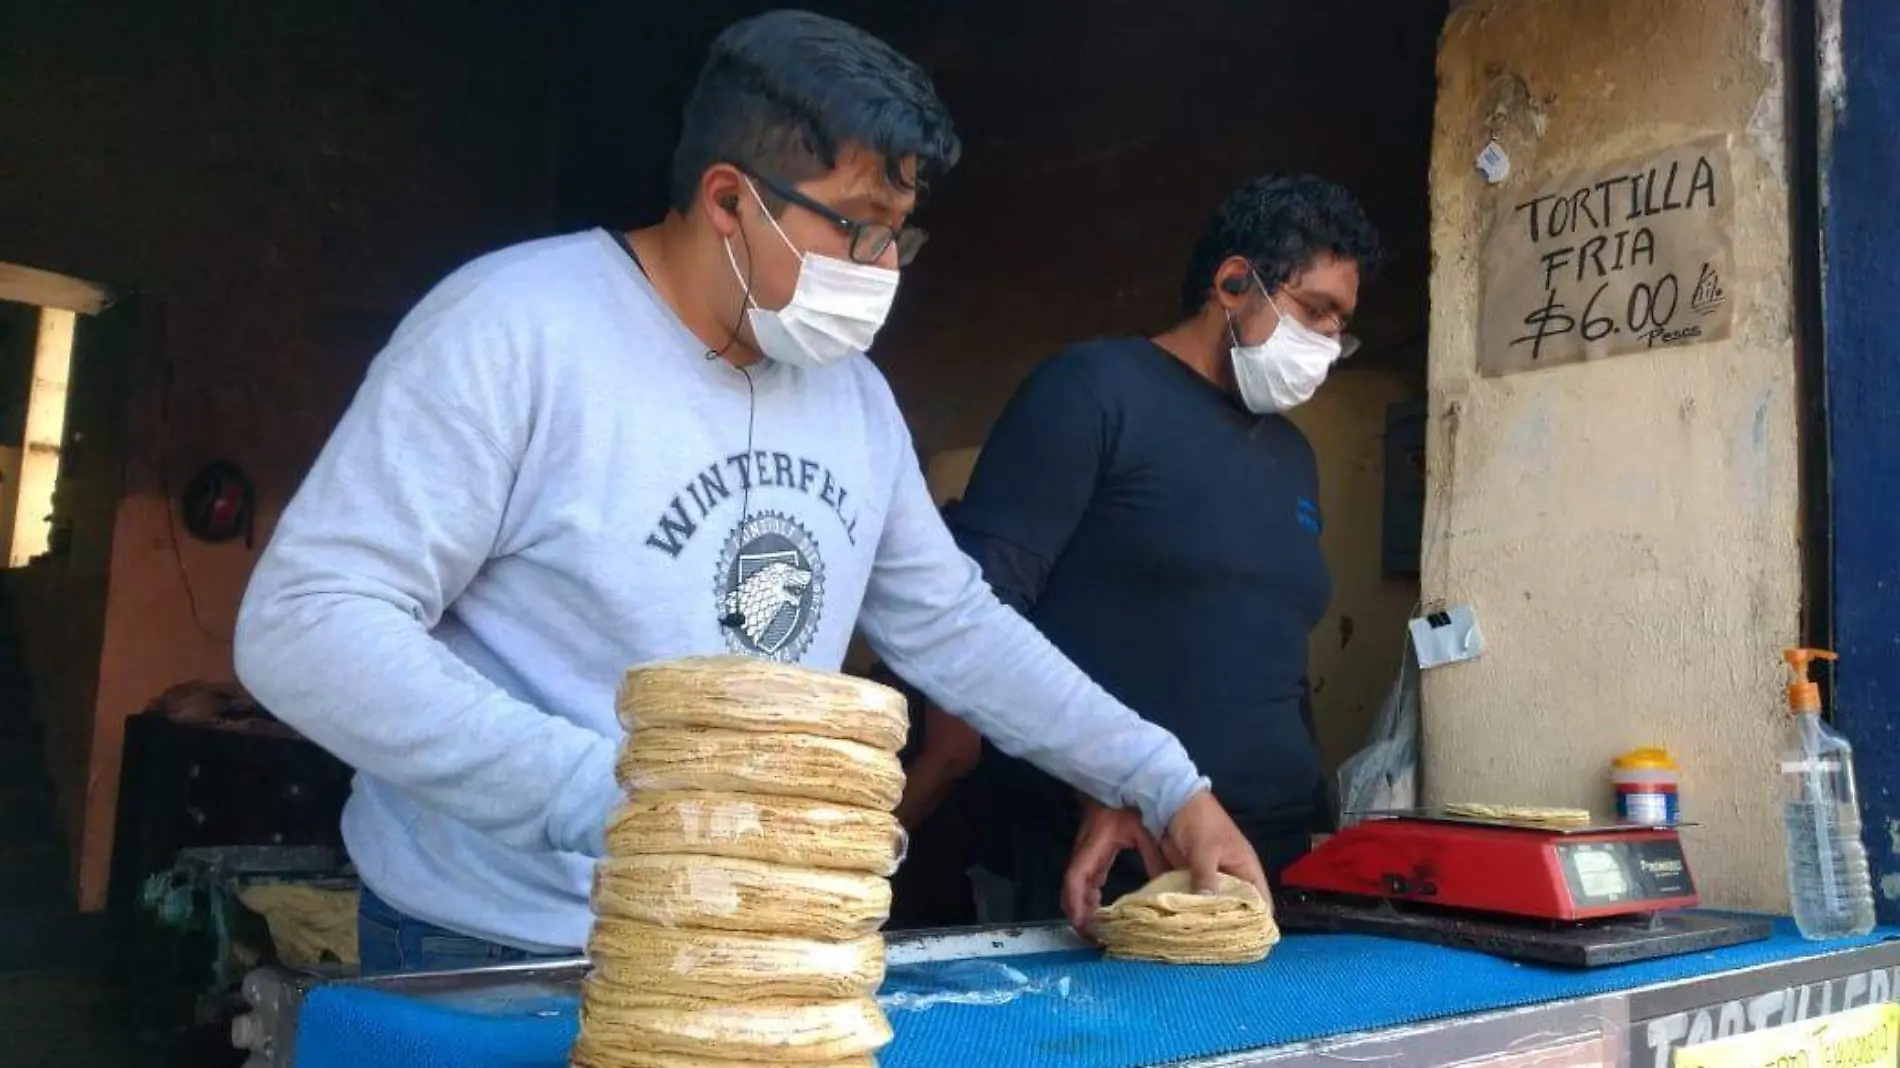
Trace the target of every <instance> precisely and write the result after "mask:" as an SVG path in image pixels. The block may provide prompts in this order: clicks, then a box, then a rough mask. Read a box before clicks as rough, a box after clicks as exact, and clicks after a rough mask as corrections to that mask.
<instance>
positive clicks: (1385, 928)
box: [1279, 811, 1770, 966]
mask: <svg viewBox="0 0 1900 1068" xmlns="http://www.w3.org/2000/svg"><path fill="white" fill-rule="evenodd" d="M1281 883H1282V893H1281V897H1282V902H1281V908H1280V909H1279V912H1280V914H1281V917H1280V918H1281V922H1282V924H1283V925H1285V926H1287V927H1290V928H1295V929H1297V928H1300V927H1307V928H1309V929H1319V930H1332V931H1356V932H1360V933H1368V934H1384V935H1391V936H1395V937H1403V938H1412V939H1417V940H1424V941H1433V942H1440V943H1444V944H1450V945H1456V946H1460V947H1462V948H1469V949H1480V950H1483V951H1485V952H1490V953H1496V954H1500V955H1503V956H1509V957H1514V958H1521V959H1532V960H1542V961H1547V962H1551V963H1560V964H1572V965H1580V966H1591V965H1598V964H1613V963H1623V962H1627V961H1632V960H1641V959H1645V958H1649V957H1658V956H1666V955H1669V954H1674V953H1686V952H1692V951H1697V950H1704V949H1709V948H1713V947H1715V946H1722V945H1733V944H1736V943H1739V942H1749V941H1757V940H1759V939H1763V938H1766V937H1768V934H1769V930H1770V927H1769V924H1768V922H1767V921H1766V920H1764V919H1761V918H1758V917H1738V916H1730V915H1722V914H1716V913H1704V912H1687V911H1683V910H1687V909H1690V908H1692V907H1693V906H1695V905H1696V904H1698V902H1699V901H1700V898H1699V897H1698V895H1697V893H1696V886H1695V879H1694V877H1693V876H1692V875H1691V874H1690V872H1689V862H1688V858H1687V856H1686V855H1685V854H1684V853H1683V848H1682V839H1681V837H1680V836H1679V835H1678V834H1677V831H1676V829H1675V828H1674V827H1647V826H1637V825H1629V824H1590V825H1587V826H1575V827H1568V826H1553V825H1550V824H1543V823H1523V822H1513V821H1510V820H1495V819H1478V818H1472V817H1465V816H1454V815H1447V814H1444V813H1440V812H1434V811H1419V812H1406V813H1382V814H1372V815H1368V816H1367V818H1365V819H1363V820H1362V822H1360V823H1357V824H1355V825H1354V826H1352V827H1349V828H1347V829H1345V830H1343V831H1341V832H1339V833H1338V834H1336V835H1334V836H1332V837H1331V838H1329V839H1327V840H1326V841H1325V842H1323V843H1321V844H1320V845H1319V846H1317V847H1316V848H1315V849H1314V850H1313V852H1311V853H1310V854H1308V855H1307V856H1306V857H1304V858H1302V859H1300V860H1298V861H1296V862H1295V863H1293V864H1292V865H1291V866H1290V867H1288V868H1287V869H1286V871H1285V872H1284V873H1283V874H1282V876H1281Z"/></svg>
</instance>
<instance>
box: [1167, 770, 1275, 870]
mask: <svg viewBox="0 0 1900 1068" xmlns="http://www.w3.org/2000/svg"><path fill="white" fill-rule="evenodd" d="M1161 850H1162V854H1163V855H1164V856H1165V857H1166V858H1167V860H1168V862H1169V863H1170V864H1172V865H1173V866H1174V867H1176V868H1186V869H1188V870H1189V871H1190V872H1192V873H1193V877H1194V889H1195V890H1197V891H1201V892H1211V891H1212V890H1213V889H1214V888H1215V885H1216V884H1217V883H1218V882H1219V875H1220V873H1221V872H1226V873H1227V874H1229V875H1232V876H1235V877H1237V878H1241V879H1245V880H1247V881H1248V882H1250V883H1252V884H1253V885H1254V886H1255V888H1257V889H1258V890H1259V891H1260V892H1261V893H1262V894H1265V893H1267V873H1266V872H1265V871H1264V870H1263V869H1262V868H1261V867H1260V858H1259V857H1258V856H1256V855H1255V854H1254V851H1253V846H1252V845H1250V844H1248V842H1247V837H1246V836H1245V835H1243V834H1241V833H1240V828H1239V827H1236V826H1234V820H1233V817H1232V816H1229V815H1228V814H1227V810H1226V809H1224V808H1222V807H1221V803H1220V802H1219V801H1216V800H1214V795H1213V794H1211V793H1209V792H1208V791H1206V790H1202V791H1201V792H1200V793H1198V794H1195V795H1194V796H1193V797H1190V798H1188V802H1187V804H1185V805H1182V806H1181V810H1180V811H1179V812H1176V813H1175V814H1174V820H1173V822H1171V823H1169V824H1168V833H1167V834H1166V835H1165V836H1164V837H1163V838H1162V840H1161Z"/></svg>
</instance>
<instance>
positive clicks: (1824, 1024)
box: [1675, 1003, 1900, 1068]
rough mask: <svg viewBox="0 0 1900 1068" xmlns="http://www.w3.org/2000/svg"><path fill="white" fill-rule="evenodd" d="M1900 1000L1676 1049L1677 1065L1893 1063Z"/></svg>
mask: <svg viewBox="0 0 1900 1068" xmlns="http://www.w3.org/2000/svg"><path fill="white" fill-rule="evenodd" d="M1896 1059H1900V1005H1895V1004H1891V1003H1889V1004H1886V1005H1869V1006H1867V1007H1865V1008H1859V1009H1851V1010H1849V1011H1847V1012H1842V1013H1836V1014H1834V1015H1833V1016H1824V1017H1821V1018H1820V1019H1817V1020H1809V1021H1806V1022H1805V1023H1798V1024H1791V1025H1789V1026H1787V1027H1776V1028H1772V1029H1770V1030H1767V1031H1756V1032H1754V1033H1752V1034H1745V1035H1736V1036H1735V1037H1733V1038H1724V1039H1718V1040H1717V1041H1714V1042H1705V1043H1703V1044H1702V1045H1699V1046H1688V1047H1686V1048H1684V1049H1680V1050H1677V1051H1676V1060H1675V1068H1893V1065H1894V1063H1895V1062H1896Z"/></svg>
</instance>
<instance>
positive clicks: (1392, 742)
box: [1339, 634, 1418, 828]
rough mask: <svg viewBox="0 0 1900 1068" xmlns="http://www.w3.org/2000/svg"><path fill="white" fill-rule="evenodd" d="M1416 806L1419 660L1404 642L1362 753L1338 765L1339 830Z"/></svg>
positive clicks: (1407, 641) (1406, 640) (1355, 754)
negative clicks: (1362, 816)
mask: <svg viewBox="0 0 1900 1068" xmlns="http://www.w3.org/2000/svg"><path fill="white" fill-rule="evenodd" d="M1417 804H1418V658H1417V657H1415V656H1413V655H1412V639H1411V636H1410V635H1409V634H1408V635H1407V636H1406V638H1405V648H1404V651H1403V652H1402V653H1401V654H1400V655H1399V674H1398V678H1396V679H1394V680H1393V682H1392V688H1391V689H1390V690H1389V691H1387V692H1386V695H1385V703H1384V704H1383V705H1381V706H1380V708H1379V716H1378V718H1377V719H1376V720H1374V721H1373V724H1372V733H1371V735H1370V736H1369V738H1368V741H1367V743H1366V746H1365V748H1363V749H1361V750H1359V751H1358V752H1357V753H1354V754H1353V755H1352V756H1350V757H1348V758H1346V761H1345V762H1344V763H1342V764H1340V765H1339V826H1340V827H1342V828H1343V827H1349V826H1351V825H1352V824H1354V823H1357V822H1359V820H1358V818H1357V816H1356V815H1354V814H1355V813H1362V812H1383V811H1389V810H1393V809H1409V808H1414V807H1416V806H1417Z"/></svg>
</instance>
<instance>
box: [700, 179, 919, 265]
mask: <svg viewBox="0 0 1900 1068" xmlns="http://www.w3.org/2000/svg"><path fill="white" fill-rule="evenodd" d="M734 166H738V165H737V164H734ZM739 170H740V172H741V173H743V174H744V175H745V176H746V177H748V178H750V179H752V180H753V181H755V182H757V183H759V184H760V185H762V186H764V187H765V189H766V191H767V192H769V193H771V194H772V195H773V196H775V197H777V198H779V199H780V200H783V201H785V202H786V203H787V204H795V205H797V206H798V207H801V208H804V209H805V210H806V211H809V212H811V213H812V214H813V215H816V216H818V217H819V218H820V219H823V220H825V221H826V222H828V223H830V224H831V225H833V226H835V227H837V228H838V229H839V230H840V231H842V232H843V233H844V234H845V235H846V236H847V237H849V238H850V239H851V246H850V248H851V262H853V263H862V264H866V265H870V266H875V265H876V264H877V263H878V261H880V260H882V259H883V258H884V254H885V253H886V252H889V251H890V249H891V246H893V245H895V246H897V265H898V266H899V267H908V266H910V261H912V260H914V259H916V258H917V252H918V250H919V249H921V248H923V247H924V242H926V241H928V240H930V234H928V233H927V232H925V231H924V230H923V229H922V228H921V227H916V226H904V227H896V226H891V225H889V224H886V223H881V222H871V221H868V220H865V219H853V218H851V217H850V216H848V215H844V214H841V213H840V212H838V211H837V210H836V209H834V208H831V207H829V206H827V205H825V204H820V203H819V202H818V201H816V200H813V199H812V198H810V197H808V196H806V195H805V194H803V193H801V192H799V191H798V190H796V189H793V188H791V187H789V186H786V185H782V184H780V183H778V182H775V181H773V180H772V179H770V178H767V177H766V176H765V175H763V174H755V173H753V172H752V171H751V170H748V169H747V168H745V167H739Z"/></svg>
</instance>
